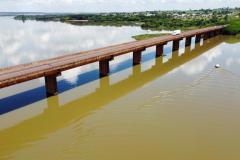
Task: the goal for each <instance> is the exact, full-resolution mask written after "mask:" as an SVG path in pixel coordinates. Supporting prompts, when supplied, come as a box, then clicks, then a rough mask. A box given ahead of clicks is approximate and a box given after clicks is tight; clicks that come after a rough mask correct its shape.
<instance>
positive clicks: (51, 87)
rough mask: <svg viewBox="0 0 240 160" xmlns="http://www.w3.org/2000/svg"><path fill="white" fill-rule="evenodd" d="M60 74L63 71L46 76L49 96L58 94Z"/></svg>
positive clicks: (47, 94)
mask: <svg viewBox="0 0 240 160" xmlns="http://www.w3.org/2000/svg"><path fill="white" fill-rule="evenodd" d="M60 75H61V73H56V74H51V75H47V76H45V88H46V96H47V97H51V96H55V95H57V94H58V87H57V77H58V76H60Z"/></svg>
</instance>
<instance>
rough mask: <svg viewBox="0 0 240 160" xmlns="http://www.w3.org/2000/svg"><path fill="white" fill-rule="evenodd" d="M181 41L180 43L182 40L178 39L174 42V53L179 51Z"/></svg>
mask: <svg viewBox="0 0 240 160" xmlns="http://www.w3.org/2000/svg"><path fill="white" fill-rule="evenodd" d="M179 41H180V39H178V40H174V41H173V48H172V51H176V50H179Z"/></svg>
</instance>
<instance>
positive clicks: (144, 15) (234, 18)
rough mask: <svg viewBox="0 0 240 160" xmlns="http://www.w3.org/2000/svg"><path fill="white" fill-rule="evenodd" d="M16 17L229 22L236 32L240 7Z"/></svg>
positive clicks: (183, 24)
mask: <svg viewBox="0 0 240 160" xmlns="http://www.w3.org/2000/svg"><path fill="white" fill-rule="evenodd" d="M15 19H17V20H23V21H25V20H37V21H61V22H64V23H71V24H74V25H113V26H123V25H134V26H141V27H142V28H143V29H151V30H163V29H167V30H174V29H181V30H190V29H196V28H203V27H207V26H214V25H223V24H230V25H229V27H228V28H227V29H226V33H228V34H232V33H238V32H239V31H238V30H240V29H239V27H238V26H239V24H240V23H239V22H238V21H239V19H240V8H220V9H213V10H211V9H201V10H188V11H148V12H133V13H98V14H56V15H54V14H45V15H32V16H31V15H20V16H16V17H15Z"/></svg>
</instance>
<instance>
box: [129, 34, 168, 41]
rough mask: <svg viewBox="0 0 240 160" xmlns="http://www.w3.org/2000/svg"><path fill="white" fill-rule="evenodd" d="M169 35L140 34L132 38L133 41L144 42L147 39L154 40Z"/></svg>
mask: <svg viewBox="0 0 240 160" xmlns="http://www.w3.org/2000/svg"><path fill="white" fill-rule="evenodd" d="M166 35H169V34H167V33H156V34H140V35H136V36H132V38H134V39H135V40H145V39H149V38H155V37H161V36H166Z"/></svg>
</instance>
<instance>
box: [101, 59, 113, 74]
mask: <svg viewBox="0 0 240 160" xmlns="http://www.w3.org/2000/svg"><path fill="white" fill-rule="evenodd" d="M110 60H112V59H105V60H102V61H99V74H100V75H99V76H100V77H105V76H108V74H109V72H110V67H109V61H110Z"/></svg>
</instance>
